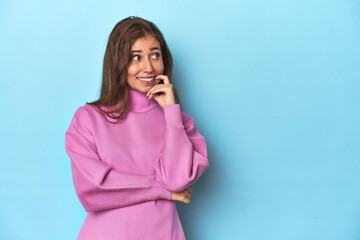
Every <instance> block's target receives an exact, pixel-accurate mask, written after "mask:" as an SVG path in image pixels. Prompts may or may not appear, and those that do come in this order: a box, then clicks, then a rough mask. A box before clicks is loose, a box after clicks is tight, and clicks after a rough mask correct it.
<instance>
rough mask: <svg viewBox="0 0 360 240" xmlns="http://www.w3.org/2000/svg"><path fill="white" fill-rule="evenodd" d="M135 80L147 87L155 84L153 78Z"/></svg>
mask: <svg viewBox="0 0 360 240" xmlns="http://www.w3.org/2000/svg"><path fill="white" fill-rule="evenodd" d="M136 79H137V80H139V81H140V82H141V83H143V84H147V85H151V84H153V83H154V82H155V77H137V78H136Z"/></svg>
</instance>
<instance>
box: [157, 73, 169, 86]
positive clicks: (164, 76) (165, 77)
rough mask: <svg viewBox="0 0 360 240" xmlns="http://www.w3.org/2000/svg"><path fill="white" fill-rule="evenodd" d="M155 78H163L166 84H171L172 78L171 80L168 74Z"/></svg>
mask: <svg viewBox="0 0 360 240" xmlns="http://www.w3.org/2000/svg"><path fill="white" fill-rule="evenodd" d="M155 79H162V80H164V84H170V80H169V78H168V76H166V75H157V76H156V77H155ZM160 85H163V84H160Z"/></svg>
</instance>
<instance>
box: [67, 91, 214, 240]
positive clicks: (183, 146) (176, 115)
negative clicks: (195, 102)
mask: <svg viewBox="0 0 360 240" xmlns="http://www.w3.org/2000/svg"><path fill="white" fill-rule="evenodd" d="M129 98H130V106H129V112H128V113H127V115H126V118H125V119H123V120H121V121H120V122H119V123H116V124H114V123H109V122H107V121H106V120H105V119H104V117H103V116H102V115H101V114H100V113H99V112H98V111H97V109H96V107H93V106H91V105H84V106H81V107H79V108H78V109H77V111H76V112H75V114H74V117H73V118H72V121H71V123H70V127H69V129H68V130H67V132H66V133H65V149H66V152H67V154H68V155H69V157H70V159H71V169H72V176H73V181H74V187H75V191H76V195H77V197H78V198H79V200H80V202H81V204H82V205H83V207H84V208H85V210H86V211H87V212H88V214H87V216H86V219H85V221H84V223H83V226H82V228H81V230H80V233H79V235H78V238H77V239H86V240H92V239H94V240H113V239H121V240H127V239H139V240H144V239H147V240H148V239H149V240H151V239H154V240H168V239H174V240H175V239H176V240H180V239H185V236H184V231H183V228H182V226H181V223H180V220H179V216H178V212H177V209H176V205H175V201H173V200H170V198H171V192H177V191H181V190H183V189H185V188H187V187H188V186H190V185H191V184H193V183H194V182H195V181H196V180H197V179H198V178H199V177H200V176H201V175H202V174H203V173H204V171H205V170H206V169H207V168H208V166H209V162H208V159H207V148H206V143H205V139H204V137H203V136H202V135H201V134H200V133H199V132H198V131H197V130H196V128H195V122H194V120H193V119H192V118H191V117H190V116H189V115H187V114H185V113H183V112H181V110H180V105H179V104H171V105H166V106H164V108H162V107H161V106H160V105H159V104H158V103H157V102H156V101H155V100H154V99H150V100H148V99H147V97H146V95H145V94H144V93H141V92H138V91H134V90H130V91H129ZM108 119H109V120H110V121H114V120H112V119H110V118H108Z"/></svg>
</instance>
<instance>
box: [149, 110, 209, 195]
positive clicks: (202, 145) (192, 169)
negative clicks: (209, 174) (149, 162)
mask: <svg viewBox="0 0 360 240" xmlns="http://www.w3.org/2000/svg"><path fill="white" fill-rule="evenodd" d="M163 111H164V117H165V122H166V129H165V143H164V147H163V150H162V151H161V152H160V154H159V155H158V156H157V158H156V159H155V161H154V163H153V167H154V169H155V171H156V180H157V181H159V182H161V183H162V184H163V185H164V187H165V188H167V189H168V190H169V191H172V192H178V191H182V190H184V189H185V188H187V187H188V186H190V185H191V184H193V183H194V182H195V181H196V180H197V179H198V178H199V177H200V176H201V175H202V174H203V173H204V172H205V170H206V169H207V168H208V167H209V161H208V157H207V147H206V142H205V138H204V137H203V136H202V135H201V134H200V133H199V132H198V131H197V129H196V127H195V121H194V119H192V118H191V117H190V116H189V115H187V114H185V113H182V112H181V110H180V105H179V104H170V105H166V106H164V107H163Z"/></svg>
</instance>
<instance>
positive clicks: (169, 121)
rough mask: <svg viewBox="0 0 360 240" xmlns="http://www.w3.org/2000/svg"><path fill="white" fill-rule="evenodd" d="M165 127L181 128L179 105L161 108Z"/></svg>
mask: <svg viewBox="0 0 360 240" xmlns="http://www.w3.org/2000/svg"><path fill="white" fill-rule="evenodd" d="M163 110H164V117H165V123H166V126H176V127H183V123H182V118H181V109H180V104H170V105H165V106H164V107H163Z"/></svg>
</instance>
